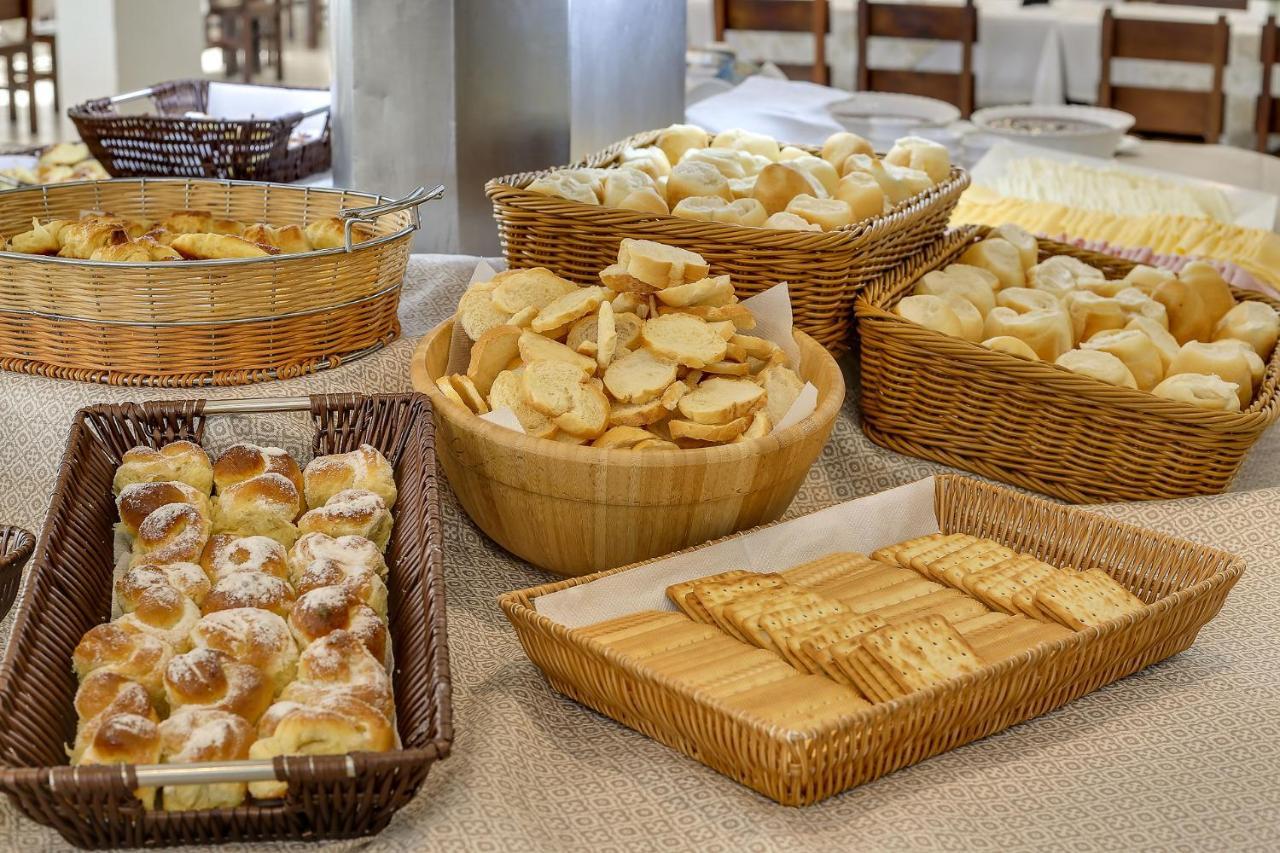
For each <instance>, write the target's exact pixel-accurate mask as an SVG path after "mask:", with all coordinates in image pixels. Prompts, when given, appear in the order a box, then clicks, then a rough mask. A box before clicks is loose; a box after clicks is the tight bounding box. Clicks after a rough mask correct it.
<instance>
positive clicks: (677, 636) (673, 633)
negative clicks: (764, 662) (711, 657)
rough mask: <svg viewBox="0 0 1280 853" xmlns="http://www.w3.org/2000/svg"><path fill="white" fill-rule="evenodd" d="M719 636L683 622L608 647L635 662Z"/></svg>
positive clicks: (711, 629)
mask: <svg viewBox="0 0 1280 853" xmlns="http://www.w3.org/2000/svg"><path fill="white" fill-rule="evenodd" d="M718 634H719V631H718V630H717V629H716V628H713V627H712V626H710V625H703V624H701V623H698V622H685V623H684V624H682V625H680V624H677V625H668V626H663V627H661V628H657V629H654V630H652V631H646V632H645V633H643V634H636V635H635V636H631V637H627V638H625V639H622V640H613V641H611V642H610V643H609V644H608V645H609V648H611V649H614V650H616V651H617V652H618V654H621V655H626V656H627V657H630V658H633V659H635V660H643V659H644V658H647V657H652V656H653V655H657V654H661V653H662V652H669V651H671V650H672V649H680V648H684V647H686V646H692V645H694V644H695V643H701V642H703V641H705V640H709V639H711V638H712V637H715V636H717V635H718Z"/></svg>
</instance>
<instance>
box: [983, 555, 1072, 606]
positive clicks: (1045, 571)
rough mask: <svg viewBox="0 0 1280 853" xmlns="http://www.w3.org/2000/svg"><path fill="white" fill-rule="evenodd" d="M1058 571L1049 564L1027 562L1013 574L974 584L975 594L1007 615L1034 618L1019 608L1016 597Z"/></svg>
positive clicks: (1034, 561) (997, 576)
mask: <svg viewBox="0 0 1280 853" xmlns="http://www.w3.org/2000/svg"><path fill="white" fill-rule="evenodd" d="M1057 571H1058V570H1057V569H1055V568H1054V567H1053V566H1051V565H1049V564H1048V563H1042V562H1040V561H1039V560H1034V559H1031V560H1027V561H1026V564H1025V565H1024V566H1023V567H1021V568H1019V569H1018V571H1016V572H1013V573H1012V574H1003V575H995V576H992V577H991V578H987V579H986V580H982V581H978V582H976V583H975V584H974V594H975V595H977V596H978V597H980V598H982V599H983V600H984V601H987V602H989V603H990V604H991V605H992V606H993V607H995V608H996V609H997V610H1003V611H1004V612H1006V613H1012V614H1015V615H1016V614H1019V613H1021V614H1022V615H1024V616H1033V615H1034V614H1031V613H1027V612H1026V611H1025V610H1023V609H1021V608H1019V607H1018V605H1017V602H1015V601H1014V597H1015V596H1017V594H1018V593H1020V592H1023V591H1024V590H1026V589H1029V588H1030V587H1033V586H1035V585H1036V584H1037V583H1039V582H1040V581H1042V580H1044V579H1045V578H1047V577H1049V576H1050V575H1052V574H1055V573H1056V572H1057Z"/></svg>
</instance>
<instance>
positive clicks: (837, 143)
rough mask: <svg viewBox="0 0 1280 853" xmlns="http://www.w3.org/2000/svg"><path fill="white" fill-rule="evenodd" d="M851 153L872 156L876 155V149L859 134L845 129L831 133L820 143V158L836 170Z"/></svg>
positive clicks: (841, 167) (840, 167)
mask: <svg viewBox="0 0 1280 853" xmlns="http://www.w3.org/2000/svg"><path fill="white" fill-rule="evenodd" d="M853 154H862V155H864V156H867V157H874V156H876V149H875V148H874V147H872V145H871V143H870V142H868V141H867V140H865V139H863V138H862V137H861V136H858V135H857V134H856V133H849V132H847V131H840V132H838V133H833V134H831V135H830V136H828V137H827V138H826V141H825V142H823V143H822V153H821V156H822V159H823V160H826V161H827V162H828V163H830V164H831V165H832V166H833V167H834V168H836V169H837V170H842V169H843V166H844V163H845V161H846V160H848V159H849V157H850V155H853ZM842 174H843V172H842Z"/></svg>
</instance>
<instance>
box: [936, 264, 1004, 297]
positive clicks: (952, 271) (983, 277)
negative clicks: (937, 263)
mask: <svg viewBox="0 0 1280 853" xmlns="http://www.w3.org/2000/svg"><path fill="white" fill-rule="evenodd" d="M943 272H945V273H946V274H947V275H953V276H957V277H959V278H968V279H973V280H974V281H977V282H981V283H982V284H985V285H986V286H987V287H989V288H991V289H992V290H993V291H995V290H999V289H1000V279H998V278H996V274H995V273H993V272H992V271H991V270H984V269H983V268H982V267H975V266H973V265H972V264H947V267H946V269H944V270H943Z"/></svg>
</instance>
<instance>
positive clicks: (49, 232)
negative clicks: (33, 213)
mask: <svg viewBox="0 0 1280 853" xmlns="http://www.w3.org/2000/svg"><path fill="white" fill-rule="evenodd" d="M74 224H75V223H74V222H72V221H71V220H70V219H51V220H49V221H48V222H46V223H43V224H41V222H40V220H38V219H32V220H31V230H30V231H24V232H22V233H21V234H15V235H14V237H13V239H12V240H10V241H9V248H10V249H11V250H12V251H15V252H21V253H23V254H24V255H56V254H58V250H59V249H61V248H62V232H63V231H65V230H66V229H67V228H68V227H70V226H71V225H74Z"/></svg>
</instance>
